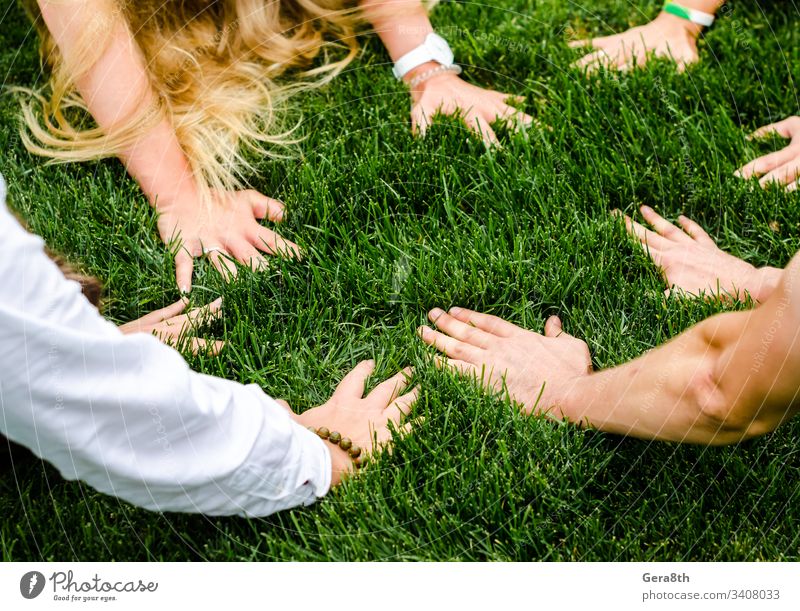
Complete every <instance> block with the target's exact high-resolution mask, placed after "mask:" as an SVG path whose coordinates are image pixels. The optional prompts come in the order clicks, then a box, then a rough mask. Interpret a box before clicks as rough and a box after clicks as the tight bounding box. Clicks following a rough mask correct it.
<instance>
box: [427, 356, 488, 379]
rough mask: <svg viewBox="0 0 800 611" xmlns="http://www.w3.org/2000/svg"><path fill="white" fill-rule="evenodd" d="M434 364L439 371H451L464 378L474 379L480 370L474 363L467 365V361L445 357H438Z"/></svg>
mask: <svg viewBox="0 0 800 611" xmlns="http://www.w3.org/2000/svg"><path fill="white" fill-rule="evenodd" d="M434 363H435V364H436V367H438V368H439V369H449V370H450V371H452V372H454V373H457V374H459V375H462V376H467V377H474V376H476V375H477V372H478V368H477V367H476V366H475V365H473V364H472V363H467V362H466V361H460V360H458V359H448V358H445V357H443V356H437V357H436V358H435V359H434Z"/></svg>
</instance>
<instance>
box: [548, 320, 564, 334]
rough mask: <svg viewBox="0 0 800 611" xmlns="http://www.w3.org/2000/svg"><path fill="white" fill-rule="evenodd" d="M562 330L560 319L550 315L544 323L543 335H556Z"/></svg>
mask: <svg viewBox="0 0 800 611" xmlns="http://www.w3.org/2000/svg"><path fill="white" fill-rule="evenodd" d="M563 332H564V329H563V327H562V325H561V319H560V318H559V317H558V316H551V317H550V318H548V319H547V322H545V323H544V334H545V337H558V336H559V335H561V334H562V333H563Z"/></svg>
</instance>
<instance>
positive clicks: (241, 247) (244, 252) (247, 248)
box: [228, 240, 269, 272]
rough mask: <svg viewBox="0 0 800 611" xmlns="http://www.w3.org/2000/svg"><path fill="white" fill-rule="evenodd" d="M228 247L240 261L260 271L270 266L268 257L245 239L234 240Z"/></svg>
mask: <svg viewBox="0 0 800 611" xmlns="http://www.w3.org/2000/svg"><path fill="white" fill-rule="evenodd" d="M228 248H229V249H230V251H231V254H232V255H233V256H234V257H235V258H236V260H237V261H238V262H239V263H242V264H243V265H247V266H248V267H249V268H250V269H252V270H253V271H256V272H259V271H262V270H264V269H267V268H268V267H269V263H268V262H267V259H266V258H265V257H264V255H262V254H261V253H260V252H259V251H257V250H256V249H255V247H254V246H253V245H252V244H250V243H249V242H246V241H244V240H236V241H232V242H231V243H230V244H229V245H228Z"/></svg>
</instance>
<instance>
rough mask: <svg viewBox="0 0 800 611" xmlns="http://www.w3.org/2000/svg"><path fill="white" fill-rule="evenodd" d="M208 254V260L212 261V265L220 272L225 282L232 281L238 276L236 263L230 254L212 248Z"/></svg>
mask: <svg viewBox="0 0 800 611" xmlns="http://www.w3.org/2000/svg"><path fill="white" fill-rule="evenodd" d="M207 256H208V260H209V261H211V265H213V266H214V269H216V270H217V271H218V272H219V273H220V275H221V276H222V279H223V280H225V282H230V281H231V280H233V279H234V278H236V273H237V271H236V264H235V263H234V262H233V261H232V260H231V258H230V257H229V256H227V255H226V254H225V253H222V252H219V251H216V250H212V251H211V252H210V253H208V255H207Z"/></svg>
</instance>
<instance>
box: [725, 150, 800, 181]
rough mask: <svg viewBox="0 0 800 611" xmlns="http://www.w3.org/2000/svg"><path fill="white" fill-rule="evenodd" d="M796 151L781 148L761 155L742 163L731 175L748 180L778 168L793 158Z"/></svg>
mask: <svg viewBox="0 0 800 611" xmlns="http://www.w3.org/2000/svg"><path fill="white" fill-rule="evenodd" d="M795 155H796V153H795V152H794V151H792V150H791V149H789V148H788V147H787V148H783V149H781V150H779V151H775V152H774V153H769V154H768V155H762V156H761V157H758V158H756V159H754V160H753V161H751V162H750V163H747V164H745V165H743V166H742V167H741V168H739V169H738V170H736V171H735V172H734V173H733V175H734V176H737V177H738V178H744V179H745V180H748V179H750V178H752V177H753V176H762V175H763V174H766V173H767V172H771V171H772V170H774V169H775V168H778V167H780V166H782V165H784V164H786V163H788V162H790V161H791V160H792V159H794V157H795Z"/></svg>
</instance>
